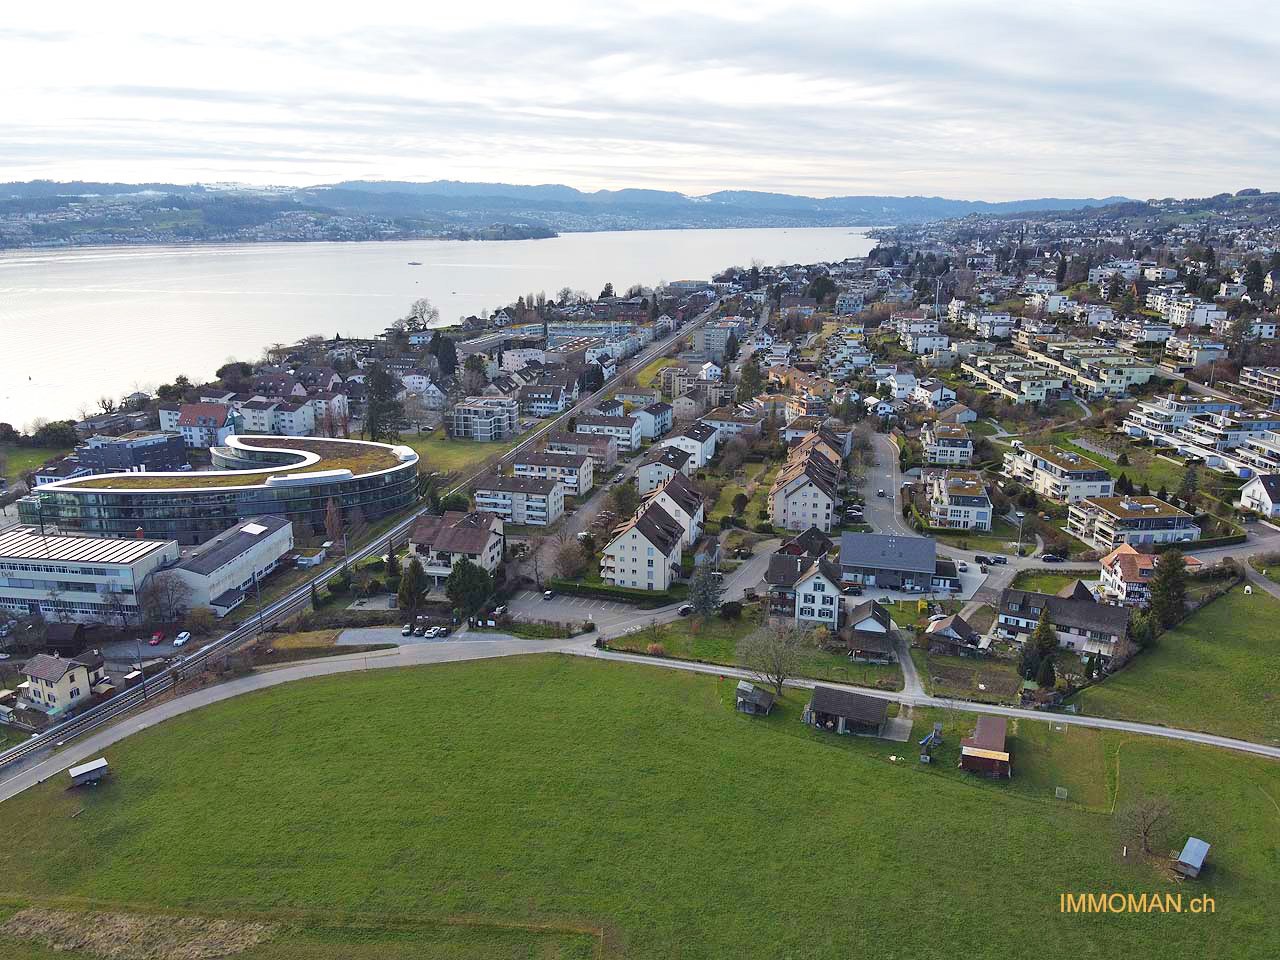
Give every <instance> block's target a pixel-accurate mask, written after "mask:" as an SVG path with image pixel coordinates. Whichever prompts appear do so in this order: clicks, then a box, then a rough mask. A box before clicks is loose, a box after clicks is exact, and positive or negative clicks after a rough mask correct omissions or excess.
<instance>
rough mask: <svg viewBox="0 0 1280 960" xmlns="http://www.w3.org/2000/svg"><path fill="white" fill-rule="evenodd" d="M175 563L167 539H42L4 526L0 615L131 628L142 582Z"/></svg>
mask: <svg viewBox="0 0 1280 960" xmlns="http://www.w3.org/2000/svg"><path fill="white" fill-rule="evenodd" d="M177 559H178V544H177V543H176V542H174V541H172V540H135V539H128V540H125V539H107V538H104V537H68V536H57V535H53V534H50V535H47V536H42V535H41V534H40V533H39V531H38V530H36V529H32V528H27V527H10V528H9V529H8V530H6V531H4V532H3V533H0V611H3V612H4V613H7V614H9V615H10V616H12V617H25V616H40V617H43V618H44V619H45V620H48V621H50V622H58V621H61V620H73V621H75V622H77V623H107V624H114V625H116V626H120V625H121V624H124V623H137V622H138V621H139V620H141V619H142V613H141V610H140V609H139V596H140V594H141V593H142V590H143V586H144V584H145V583H146V581H147V578H148V577H150V576H151V575H152V574H153V573H155V572H156V571H157V570H160V569H161V568H163V567H165V566H167V565H168V564H171V563H174V562H175V561H176V560H177Z"/></svg>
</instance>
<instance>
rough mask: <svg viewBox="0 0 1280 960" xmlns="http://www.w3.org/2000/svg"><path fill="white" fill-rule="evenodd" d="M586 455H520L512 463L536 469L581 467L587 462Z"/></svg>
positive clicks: (541, 453) (539, 453)
mask: <svg viewBox="0 0 1280 960" xmlns="http://www.w3.org/2000/svg"><path fill="white" fill-rule="evenodd" d="M587 459H588V458H587V455H586V454H585V453H546V452H542V451H539V452H537V453H519V454H516V456H515V457H514V458H513V459H512V463H515V464H520V463H527V464H529V465H530V466H535V467H581V466H582V465H583V464H584V463H586V462H587Z"/></svg>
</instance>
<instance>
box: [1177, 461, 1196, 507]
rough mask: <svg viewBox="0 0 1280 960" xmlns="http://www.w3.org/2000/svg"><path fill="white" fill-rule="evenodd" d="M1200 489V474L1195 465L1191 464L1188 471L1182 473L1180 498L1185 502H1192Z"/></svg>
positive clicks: (1188, 465)
mask: <svg viewBox="0 0 1280 960" xmlns="http://www.w3.org/2000/svg"><path fill="white" fill-rule="evenodd" d="M1199 489H1200V473H1199V471H1197V470H1196V465H1195V464H1194V463H1189V464H1187V469H1186V470H1184V471H1183V473H1182V485H1181V486H1180V487H1178V496H1179V497H1181V498H1182V499H1183V500H1190V499H1191V498H1192V497H1194V496H1195V495H1196V491H1198V490H1199Z"/></svg>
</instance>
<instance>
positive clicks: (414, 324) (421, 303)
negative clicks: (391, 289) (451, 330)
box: [405, 297, 440, 331]
mask: <svg viewBox="0 0 1280 960" xmlns="http://www.w3.org/2000/svg"><path fill="white" fill-rule="evenodd" d="M439 319H440V310H439V309H438V308H437V307H435V306H434V305H432V303H431V301H430V300H428V299H427V298H426V297H419V298H418V299H417V300H415V301H413V303H412V304H411V305H410V306H409V315H408V316H407V317H405V320H406V323H405V326H406V328H407V329H409V330H411V331H413V330H425V329H427V327H429V326H431V324H433V323H435V322H436V321H437V320H439Z"/></svg>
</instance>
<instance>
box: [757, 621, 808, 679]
mask: <svg viewBox="0 0 1280 960" xmlns="http://www.w3.org/2000/svg"><path fill="white" fill-rule="evenodd" d="M808 641H809V637H808V634H807V633H806V632H805V631H803V630H801V629H799V628H798V627H797V626H796V625H795V624H794V623H793V622H791V621H790V620H782V621H779V622H778V623H776V624H774V625H773V626H771V627H768V628H767V629H762V630H756V631H754V632H753V633H752V634H750V635H749V636H748V637H747V638H746V639H745V640H743V641H742V644H741V646H740V650H741V652H742V660H743V663H745V664H746V666H747V669H748V670H750V671H751V674H752V677H753V678H754V679H755V680H756V681H758V682H759V683H764V684H769V685H771V686H772V687H773V689H774V693H775V694H776V695H777V696H782V687H783V685H784V684H785V683H786V682H787V681H788V680H790V679H791V678H792V677H794V676H796V675H797V674H798V673H799V672H800V670H801V669H802V668H803V667H804V664H805V662H806V660H807V658H808V655H809V651H810V644H809V642H808Z"/></svg>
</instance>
